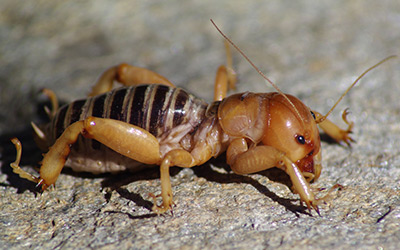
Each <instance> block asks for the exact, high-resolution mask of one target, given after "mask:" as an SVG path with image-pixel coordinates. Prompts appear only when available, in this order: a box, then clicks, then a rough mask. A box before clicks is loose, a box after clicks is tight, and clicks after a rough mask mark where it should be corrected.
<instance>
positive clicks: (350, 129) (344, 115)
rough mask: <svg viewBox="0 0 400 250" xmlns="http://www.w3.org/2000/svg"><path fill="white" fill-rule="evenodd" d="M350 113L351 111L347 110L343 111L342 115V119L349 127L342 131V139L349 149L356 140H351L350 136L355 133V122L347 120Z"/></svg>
mask: <svg viewBox="0 0 400 250" xmlns="http://www.w3.org/2000/svg"><path fill="white" fill-rule="evenodd" d="M349 113H350V111H349V109H348V108H347V109H345V110H343V113H342V119H343V121H344V122H345V123H346V124H347V125H348V127H347V129H346V130H342V131H341V133H342V139H341V141H343V142H344V143H346V144H347V146H348V147H351V144H350V143H352V142H355V140H354V139H353V138H351V137H350V136H349V134H351V133H353V126H354V122H349V120H348V119H347V115H348V114H349Z"/></svg>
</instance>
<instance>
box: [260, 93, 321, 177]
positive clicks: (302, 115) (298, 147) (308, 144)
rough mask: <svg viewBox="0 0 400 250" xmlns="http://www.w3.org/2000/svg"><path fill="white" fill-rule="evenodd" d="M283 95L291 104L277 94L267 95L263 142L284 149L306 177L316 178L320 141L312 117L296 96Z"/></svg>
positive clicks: (319, 169) (319, 166) (317, 175)
mask: <svg viewBox="0 0 400 250" xmlns="http://www.w3.org/2000/svg"><path fill="white" fill-rule="evenodd" d="M286 96H287V98H288V99H289V100H290V102H291V103H290V102H289V101H288V100H287V98H285V97H284V96H283V95H281V94H279V93H271V94H268V96H267V99H268V100H267V101H266V103H268V104H267V107H268V108H267V109H268V110H267V116H268V118H267V123H268V125H267V126H266V127H265V132H264V137H263V138H262V143H263V144H264V145H268V146H272V147H274V148H276V149H278V150H280V151H282V152H285V153H286V156H288V157H289V159H290V160H292V161H293V162H295V163H296V165H297V166H298V167H299V169H300V171H302V172H303V174H304V175H305V177H306V178H307V179H309V180H310V181H311V180H316V179H317V178H318V177H319V175H320V173H321V163H320V160H321V153H320V147H321V142H320V137H319V131H318V128H317V124H316V123H315V118H314V116H313V113H312V111H311V110H310V109H309V108H308V107H307V106H306V105H304V104H303V103H302V102H301V101H300V100H299V99H297V98H296V97H294V96H292V95H286ZM307 173H309V174H307Z"/></svg>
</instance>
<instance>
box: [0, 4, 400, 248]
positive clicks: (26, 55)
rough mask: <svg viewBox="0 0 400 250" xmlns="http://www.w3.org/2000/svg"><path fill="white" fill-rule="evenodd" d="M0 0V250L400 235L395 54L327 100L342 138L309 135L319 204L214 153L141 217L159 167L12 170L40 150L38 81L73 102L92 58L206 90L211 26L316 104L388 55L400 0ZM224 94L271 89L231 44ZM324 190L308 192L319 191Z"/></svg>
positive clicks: (214, 36)
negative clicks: (18, 147)
mask: <svg viewBox="0 0 400 250" xmlns="http://www.w3.org/2000/svg"><path fill="white" fill-rule="evenodd" d="M147 2H148V3H142V2H139V1H118V2H117V3H114V2H110V1H85V2H81V1H68V2H62V3H61V2H60V3H56V2H55V1H48V0H47V1H35V2H26V3H25V2H24V3H23V4H22V3H19V2H17V1H11V0H10V1H8V0H3V1H1V6H2V7H1V10H0V12H1V14H0V81H1V84H0V139H1V145H0V154H1V161H0V171H1V172H0V197H1V199H0V246H1V247H0V248H4V249H21V248H25V249H26V248H33V249H66V248H96V249H115V248H118V249H126V248H132V249H138V248H140V249H150V248H151V249H167V248H174V249H187V248H190V249H207V248H208V249H211V248H212V249H249V248H251V249H265V248H281V249H288V248H290V249H310V248H313V249H322V248H330V249H360V248H363V249H396V246H398V245H399V244H400V231H399V226H400V207H399V205H400V199H399V195H400V184H399V183H400V156H399V153H400V150H399V147H398V144H399V139H400V119H399V118H400V114H399V110H400V103H399V101H398V93H399V90H400V84H399V80H398V79H400V70H399V65H400V63H399V59H396V60H392V61H390V62H387V63H386V64H384V65H382V66H381V67H379V68H377V69H375V70H374V71H373V72H370V73H369V74H368V75H367V76H365V77H364V78H363V79H362V80H361V81H360V83H359V84H358V85H357V86H356V87H355V88H354V89H352V91H351V92H350V93H349V94H348V95H347V96H346V97H345V99H344V100H343V101H342V102H341V104H340V105H339V106H338V107H337V109H336V110H335V112H334V113H333V114H332V115H331V117H330V118H331V120H333V121H335V122H336V123H338V124H340V125H341V126H342V127H344V123H343V122H342V121H341V118H340V115H341V111H342V110H344V109H345V108H350V111H351V115H350V116H349V118H350V119H351V120H352V121H354V122H355V127H354V134H353V137H354V139H355V140H356V141H357V142H356V143H354V144H353V146H352V148H351V149H349V148H347V147H343V146H339V145H337V144H334V143H330V142H326V141H323V142H322V153H323V165H324V168H323V170H322V175H321V177H320V179H319V180H318V182H317V183H315V184H313V187H315V188H330V187H332V186H333V185H335V184H337V183H339V184H341V185H343V186H344V187H345V188H344V189H342V190H340V191H334V192H333V193H332V199H331V200H330V202H329V204H325V205H321V206H320V211H321V216H318V215H316V214H315V213H312V215H310V214H309V213H308V211H307V210H306V209H305V208H304V207H303V206H301V205H300V204H299V200H298V196H297V195H295V194H293V193H292V192H291V191H290V189H289V186H290V184H289V183H288V178H287V176H286V175H285V174H284V173H283V172H280V171H277V170H271V171H267V172H265V173H261V174H254V175H249V176H238V175H235V174H233V173H232V172H231V171H229V168H228V167H226V166H225V165H224V164H223V162H222V161H223V159H222V160H221V159H220V160H217V161H212V162H211V163H209V164H205V165H204V166H200V167H195V168H193V169H179V168H173V169H171V174H172V178H171V179H172V185H173V192H174V200H175V203H176V207H174V210H173V211H174V214H173V216H171V215H164V216H156V215H154V214H153V213H152V211H151V207H152V200H151V198H150V197H149V196H148V194H149V193H158V192H159V191H160V182H159V179H158V178H159V177H158V176H159V174H158V170H157V168H149V169H148V170H145V171H143V172H140V173H136V174H132V173H123V174H120V175H102V176H94V175H90V174H79V173H73V172H72V171H68V170H67V169H66V170H65V171H64V172H63V173H62V174H61V176H60V178H59V179H58V181H57V187H56V189H55V190H51V191H49V192H44V193H43V194H37V193H35V192H34V190H35V189H34V185H33V184H31V183H28V182H27V181H24V180H21V179H20V178H18V177H17V176H16V175H15V174H13V173H11V170H10V167H9V163H10V162H12V161H14V159H15V158H14V157H15V150H14V147H13V145H12V144H11V143H10V142H9V139H10V138H11V137H14V136H18V137H19V138H20V139H21V140H22V143H23V162H22V165H23V166H24V169H26V170H27V171H29V172H31V173H35V172H36V170H35V169H34V168H32V166H37V162H38V161H40V160H41V152H40V151H39V150H38V149H37V147H36V146H35V144H34V142H33V139H32V136H31V129H30V124H29V123H30V121H32V120H33V121H36V122H40V121H41V119H42V117H43V114H42V113H43V112H41V110H42V105H41V104H43V102H44V101H45V98H44V97H43V96H41V95H40V94H39V93H38V92H39V90H40V89H41V88H43V87H47V88H50V89H52V90H54V91H55V92H56V94H57V96H58V97H59V98H60V100H62V101H64V102H68V101H71V100H75V99H78V98H84V97H85V95H86V94H87V93H88V92H89V90H90V87H91V86H92V85H93V83H94V82H95V81H96V79H97V77H98V76H99V75H100V74H101V72H103V71H104V70H105V69H106V68H108V67H110V66H112V65H115V64H118V63H120V62H128V63H131V64H134V65H137V66H143V67H147V68H151V69H152V70H154V71H156V72H159V73H160V74H162V75H164V76H166V77H168V78H169V79H170V80H171V81H172V82H174V83H176V84H177V85H178V86H181V87H183V88H185V89H187V90H188V91H190V92H192V93H194V94H196V95H197V96H200V97H202V98H204V99H206V100H207V101H210V100H211V99H212V88H213V87H212V86H213V81H214V76H215V71H216V69H217V67H218V66H219V65H220V64H223V63H224V62H225V51H224V47H223V43H222V38H221V37H220V36H219V34H218V33H217V32H216V30H215V29H214V28H213V27H212V25H211V23H210V21H209V19H210V18H213V19H214V20H215V21H216V22H217V24H219V25H220V27H221V28H222V29H223V30H224V31H225V32H226V33H227V34H228V35H229V36H230V37H231V38H232V39H233V40H234V41H235V42H236V43H237V44H238V45H239V46H240V47H241V48H242V49H243V50H244V51H245V52H246V53H247V55H248V56H249V57H250V58H252V60H253V61H254V63H255V64H256V65H257V66H258V67H260V69H262V70H263V71H264V72H265V73H266V74H267V75H268V76H269V77H270V78H271V79H272V80H273V81H275V82H276V83H277V84H278V85H279V87H280V88H281V89H282V90H283V91H285V92H287V93H291V94H293V95H295V96H297V97H299V98H300V99H301V100H303V101H304V103H306V104H307V105H308V106H310V107H312V108H313V109H316V110H318V111H320V112H322V113H324V112H327V111H328V110H329V108H330V107H331V106H332V105H333V103H334V102H335V101H336V100H337V98H338V97H339V96H340V95H341V93H343V92H344V90H345V89H346V88H347V86H349V84H350V83H351V82H352V81H354V79H355V78H356V77H357V76H358V75H360V74H361V73H362V72H363V71H364V70H365V69H367V68H368V67H369V66H372V65H373V64H375V63H376V62H378V61H379V60H381V59H383V58H384V57H386V56H389V55H392V54H397V55H400V51H399V48H400V47H399V45H400V33H399V32H398V31H399V29H400V15H399V13H400V4H399V3H398V1H396V0H387V1H379V2H377V1H318V2H317V1H296V2H289V1H285V2H282V1H218V2H216V1H208V0H207V1H190V2H188V1H185V2H184V1H168V3H167V2H166V1H147ZM234 67H235V69H236V70H237V73H238V78H239V82H238V90H237V91H238V92H244V91H257V92H269V91H273V89H272V88H271V87H270V86H268V85H266V84H265V83H264V80H263V79H262V78H261V77H260V76H259V75H258V74H257V73H256V72H255V71H254V69H252V68H251V66H250V65H249V64H248V63H247V62H246V61H245V60H244V59H243V58H242V57H241V56H240V55H239V54H238V53H236V52H234ZM324 194H326V191H321V192H317V196H319V197H322V196H323V195H324Z"/></svg>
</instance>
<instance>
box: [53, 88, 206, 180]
mask: <svg viewBox="0 0 400 250" xmlns="http://www.w3.org/2000/svg"><path fill="white" fill-rule="evenodd" d="M207 106H208V105H207V103H205V102H204V101H203V100H201V99H199V98H196V97H194V96H192V95H190V94H188V93H187V92H185V91H184V90H182V89H180V88H171V87H168V86H164V85H154V84H153V85H139V86H133V87H126V88H119V89H115V90H112V91H110V92H107V93H105V94H102V95H99V96H95V97H92V98H88V99H85V100H78V101H74V102H72V103H71V104H68V105H66V106H63V107H61V108H60V109H59V111H58V112H57V115H56V116H55V117H54V119H53V121H52V124H51V129H50V131H49V132H50V137H51V138H52V142H51V143H53V142H54V141H55V140H56V139H57V138H58V137H59V136H60V135H61V134H62V133H63V131H64V130H65V129H66V128H67V127H68V126H69V125H71V124H72V123H74V122H76V121H80V120H84V119H85V118H87V117H89V116H94V117H102V118H110V119H115V120H119V121H124V122H127V123H130V124H133V125H136V126H139V127H141V128H144V129H146V130H147V131H149V132H150V133H151V134H153V135H154V136H155V137H157V138H158V139H160V138H161V137H162V138H171V139H168V140H170V141H171V143H176V142H179V141H180V139H181V138H182V137H184V136H185V135H186V134H188V133H191V132H193V131H194V130H195V129H196V128H197V126H198V125H199V124H200V123H201V121H202V120H203V119H204V116H205V111H206V108H207ZM177 128H178V129H177ZM170 133H173V134H172V135H170ZM132 143H134V142H132ZM167 143H169V142H168V141H167ZM97 151H99V152H100V153H99V152H97ZM108 151H111V150H109V149H108V148H107V147H105V146H104V145H101V144H100V143H99V142H97V141H94V140H89V139H84V138H83V137H81V136H80V138H79V139H78V141H77V142H76V143H75V144H74V145H73V147H72V151H71V155H70V157H69V158H70V159H71V161H72V162H70V165H72V166H71V167H72V168H73V169H75V170H77V171H79V170H82V169H78V168H81V167H82V168H83V167H84V166H83V165H89V164H90V162H87V161H88V160H87V158H91V160H92V161H94V162H96V163H98V164H100V165H104V164H105V165H107V164H113V163H108V162H109V161H110V160H111V161H114V162H115V161H120V160H119V159H109V158H110V157H108V158H107V157H106V156H104V154H111V155H112V154H116V153H115V152H108ZM119 156H120V155H119ZM119 156H115V155H114V156H112V157H111V158H115V157H119ZM121 157H122V156H121ZM76 158H79V160H76ZM81 161H84V162H82V163H81ZM118 164H120V163H118ZM122 164H125V163H122ZM74 165H79V166H78V167H77V166H74ZM80 165H82V166H80ZM114 165H115V164H114ZM87 167H88V166H86V167H85V168H87ZM104 167H105V168H106V169H102V170H100V169H99V171H94V170H93V169H91V170H87V169H83V171H89V172H109V171H111V172H113V171H112V170H110V169H109V168H110V167H107V166H102V168H104ZM114 167H116V166H114ZM111 168H112V167H111ZM122 169H123V168H122Z"/></svg>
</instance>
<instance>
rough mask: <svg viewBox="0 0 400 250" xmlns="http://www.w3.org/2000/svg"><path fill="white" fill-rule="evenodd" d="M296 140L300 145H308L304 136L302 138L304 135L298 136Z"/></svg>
mask: <svg viewBox="0 0 400 250" xmlns="http://www.w3.org/2000/svg"><path fill="white" fill-rule="evenodd" d="M296 140H297V142H298V143H300V144H302V145H304V144H306V140H305V139H304V136H302V135H296Z"/></svg>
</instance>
